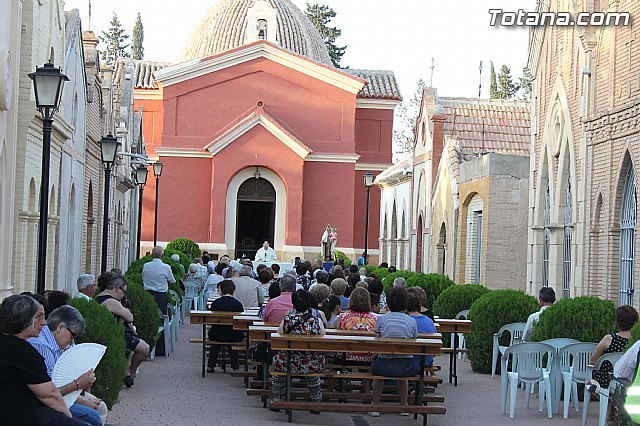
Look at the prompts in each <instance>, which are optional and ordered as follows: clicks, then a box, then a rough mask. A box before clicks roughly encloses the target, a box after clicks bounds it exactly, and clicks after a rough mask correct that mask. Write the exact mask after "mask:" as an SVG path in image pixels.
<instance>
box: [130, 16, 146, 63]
mask: <svg viewBox="0 0 640 426" xmlns="http://www.w3.org/2000/svg"><path fill="white" fill-rule="evenodd" d="M143 41H144V29H143V28H142V18H140V12H138V15H137V16H136V24H135V26H134V27H133V40H132V41H131V57H132V58H133V59H137V60H142V59H143V58H144V47H142V42H143Z"/></svg>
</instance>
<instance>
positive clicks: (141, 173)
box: [134, 166, 149, 259]
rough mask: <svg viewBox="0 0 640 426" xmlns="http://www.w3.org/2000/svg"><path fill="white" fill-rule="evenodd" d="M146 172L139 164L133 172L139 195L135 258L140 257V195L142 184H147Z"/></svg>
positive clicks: (141, 193) (147, 172) (142, 188)
mask: <svg viewBox="0 0 640 426" xmlns="http://www.w3.org/2000/svg"><path fill="white" fill-rule="evenodd" d="M147 174H149V171H148V170H147V168H146V167H145V166H139V167H138V168H137V169H136V172H135V174H134V176H135V179H136V185H138V188H139V190H140V195H139V197H138V241H137V248H136V259H140V240H141V238H142V195H143V191H144V186H145V185H146V184H147Z"/></svg>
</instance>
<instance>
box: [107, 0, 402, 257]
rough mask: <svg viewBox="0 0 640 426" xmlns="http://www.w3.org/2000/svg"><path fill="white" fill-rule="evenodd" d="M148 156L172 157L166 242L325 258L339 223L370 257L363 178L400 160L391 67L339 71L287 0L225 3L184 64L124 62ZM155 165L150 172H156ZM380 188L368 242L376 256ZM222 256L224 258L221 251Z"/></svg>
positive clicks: (161, 221)
mask: <svg viewBox="0 0 640 426" xmlns="http://www.w3.org/2000/svg"><path fill="white" fill-rule="evenodd" d="M115 72H116V78H133V79H134V83H135V94H134V98H135V105H136V108H137V109H141V110H142V112H143V120H142V133H143V136H144V141H145V145H146V149H147V153H148V154H149V156H150V157H151V158H153V159H156V158H157V159H158V160H160V161H161V162H162V163H163V165H164V169H163V172H162V176H161V178H160V186H159V193H160V196H159V201H158V235H157V240H158V243H159V244H162V245H164V244H166V243H167V242H169V241H171V240H173V239H175V238H179V237H186V238H190V239H192V240H194V241H196V242H197V243H198V244H199V245H200V248H201V249H203V250H208V251H209V252H210V253H212V254H213V256H214V258H215V257H217V256H221V255H223V254H229V255H230V256H232V257H240V256H242V255H243V254H244V255H247V256H250V257H253V255H254V253H255V251H256V250H257V249H258V248H259V247H260V246H261V245H262V242H263V241H264V240H268V241H269V242H270V244H271V246H272V247H273V248H274V249H275V250H276V253H277V255H278V259H279V260H282V261H290V260H291V259H292V258H293V257H295V256H300V257H302V258H305V259H309V260H313V259H314V258H315V257H317V256H318V255H319V253H320V246H321V237H322V234H323V232H324V230H325V228H326V226H327V224H330V225H331V226H334V227H336V228H337V231H338V240H337V249H338V250H341V251H343V252H345V253H346V254H348V255H349V256H350V257H351V258H352V259H355V258H356V257H357V256H360V254H361V253H362V251H363V249H364V238H365V204H366V189H365V186H364V183H363V175H364V174H365V173H366V172H372V173H373V174H374V175H377V174H378V173H380V172H381V171H382V170H385V169H386V168H387V167H389V166H390V165H391V157H392V134H393V114H394V108H395V107H396V106H397V105H398V103H399V102H400V100H401V97H400V93H399V90H398V86H397V83H396V80H395V76H394V74H393V72H391V71H371V70H354V69H338V68H335V67H334V66H333V65H332V63H331V60H330V57H329V54H328V51H327V49H326V47H325V45H324V43H323V41H322V39H321V37H320V35H319V33H318V31H317V30H316V28H315V27H314V26H313V24H312V23H311V21H309V20H308V19H307V18H306V17H305V15H304V13H303V12H302V11H301V10H300V9H298V8H297V7H296V6H295V5H293V3H291V1H289V0H221V1H220V2H219V3H218V4H217V5H216V6H214V7H213V8H211V9H210V10H209V12H208V13H207V14H206V15H205V16H204V17H203V18H202V20H201V22H200V24H199V25H198V26H197V27H196V28H195V30H194V32H193V34H192V36H191V39H190V41H189V42H188V44H187V47H186V49H185V51H184V57H183V58H181V62H179V63H175V64H166V63H156V62H150V61H131V60H123V61H122V62H120V63H118V64H117V66H116V70H115ZM150 170H151V168H150ZM147 182H148V184H147V185H146V187H145V190H144V199H143V224H142V244H141V245H142V248H141V250H142V252H143V253H144V252H147V251H149V250H150V248H151V246H152V245H153V229H154V226H153V225H154V204H155V179H154V178H153V175H152V173H151V172H150V174H149V179H148V181H147ZM379 212H380V191H379V188H377V187H376V186H373V187H372V188H371V201H370V208H369V214H370V216H369V224H370V225H369V235H368V247H369V254H370V256H371V263H375V262H377V260H378V256H379V250H378V228H379V222H380V220H379V214H380V213H379ZM216 255H217V256H216Z"/></svg>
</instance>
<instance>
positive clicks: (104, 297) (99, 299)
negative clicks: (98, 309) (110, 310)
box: [96, 294, 118, 304]
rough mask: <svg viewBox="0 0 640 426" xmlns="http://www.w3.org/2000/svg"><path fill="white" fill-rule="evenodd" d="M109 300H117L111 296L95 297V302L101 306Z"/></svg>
mask: <svg viewBox="0 0 640 426" xmlns="http://www.w3.org/2000/svg"><path fill="white" fill-rule="evenodd" d="M109 299H113V300H118V299H116V298H115V297H113V296H109V295H108V294H105V295H104V296H96V302H98V303H100V304H103V303H104V302H105V301H107V300H109Z"/></svg>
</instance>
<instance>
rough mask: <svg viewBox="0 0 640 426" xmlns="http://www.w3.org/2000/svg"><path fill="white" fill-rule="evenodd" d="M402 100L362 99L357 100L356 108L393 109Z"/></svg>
mask: <svg viewBox="0 0 640 426" xmlns="http://www.w3.org/2000/svg"><path fill="white" fill-rule="evenodd" d="M400 104H401V102H400V101H398V100H395V99H362V98H358V99H357V100H356V108H362V109H391V110H394V109H395V108H396V107H397V106H398V105H400Z"/></svg>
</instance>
